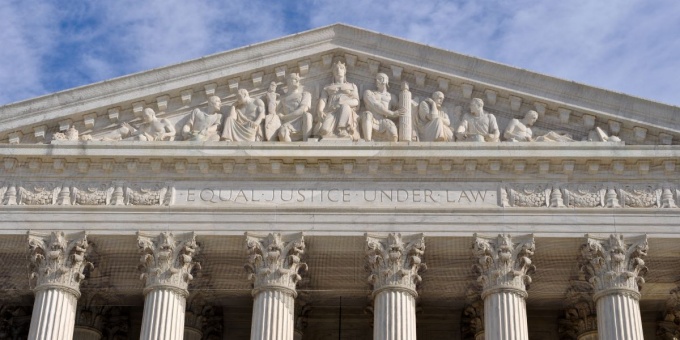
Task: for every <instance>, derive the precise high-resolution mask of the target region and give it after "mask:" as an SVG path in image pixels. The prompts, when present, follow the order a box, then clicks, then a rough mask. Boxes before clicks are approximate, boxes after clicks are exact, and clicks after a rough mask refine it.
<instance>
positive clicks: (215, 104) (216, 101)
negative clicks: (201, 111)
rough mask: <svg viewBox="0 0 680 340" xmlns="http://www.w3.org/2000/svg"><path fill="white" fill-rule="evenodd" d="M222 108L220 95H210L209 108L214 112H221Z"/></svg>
mask: <svg viewBox="0 0 680 340" xmlns="http://www.w3.org/2000/svg"><path fill="white" fill-rule="evenodd" d="M221 108H222V100H221V99H220V97H218V96H210V98H208V109H209V110H210V111H213V112H219V111H220V109H221Z"/></svg>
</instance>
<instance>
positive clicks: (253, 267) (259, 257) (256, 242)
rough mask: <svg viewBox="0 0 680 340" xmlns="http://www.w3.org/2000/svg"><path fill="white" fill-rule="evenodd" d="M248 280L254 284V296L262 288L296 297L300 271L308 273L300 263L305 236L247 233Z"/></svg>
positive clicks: (305, 265) (303, 264)
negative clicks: (282, 291)
mask: <svg viewBox="0 0 680 340" xmlns="http://www.w3.org/2000/svg"><path fill="white" fill-rule="evenodd" d="M246 250H247V252H248V263H246V265H245V269H246V271H248V273H249V274H248V279H249V280H252V281H253V288H254V289H253V294H257V292H258V291H260V290H263V289H282V290H286V291H289V292H291V293H292V294H293V295H294V296H297V293H296V291H295V285H296V284H297V283H298V282H299V281H300V280H301V279H302V277H301V276H300V274H299V272H300V271H305V270H307V264H305V263H303V262H301V260H302V255H303V254H304V253H305V238H304V235H303V234H302V233H297V234H292V235H284V236H281V234H273V233H270V234H269V235H267V236H259V235H255V234H249V233H246Z"/></svg>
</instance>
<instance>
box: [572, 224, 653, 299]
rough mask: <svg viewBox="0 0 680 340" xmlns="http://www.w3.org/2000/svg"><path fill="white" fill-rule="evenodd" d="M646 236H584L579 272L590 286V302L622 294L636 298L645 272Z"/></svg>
mask: <svg viewBox="0 0 680 340" xmlns="http://www.w3.org/2000/svg"><path fill="white" fill-rule="evenodd" d="M648 248H649V246H648V245H647V235H642V236H637V237H633V238H627V239H624V237H623V235H610V236H609V238H607V239H597V238H592V237H588V235H586V243H585V244H584V245H583V246H581V270H582V271H583V272H584V273H585V275H586V279H587V280H588V282H590V283H591V284H592V285H593V289H594V291H595V295H594V300H596V301H597V299H598V298H599V297H601V296H603V295H606V294H610V293H622V291H625V292H627V293H629V294H630V295H631V296H633V297H635V298H636V299H639V298H640V293H639V290H640V286H641V285H642V284H644V282H645V280H644V278H643V277H642V276H643V275H644V274H645V273H646V272H647V267H646V266H645V262H644V261H643V260H642V258H643V257H644V256H646V255H647V250H648Z"/></svg>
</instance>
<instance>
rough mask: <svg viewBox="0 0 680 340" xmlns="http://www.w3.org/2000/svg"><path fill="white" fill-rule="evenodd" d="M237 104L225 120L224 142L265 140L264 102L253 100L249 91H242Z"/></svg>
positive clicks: (239, 91) (238, 95)
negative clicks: (263, 130)
mask: <svg viewBox="0 0 680 340" xmlns="http://www.w3.org/2000/svg"><path fill="white" fill-rule="evenodd" d="M236 97H237V99H236V103H234V106H232V107H231V111H230V112H229V116H227V119H225V120H224V131H222V140H226V141H229V142H254V141H261V140H262V139H263V133H262V121H263V120H264V116H265V106H264V102H263V101H262V100H261V99H258V98H251V97H250V95H249V94H248V90H246V89H240V90H238V93H237V96H236Z"/></svg>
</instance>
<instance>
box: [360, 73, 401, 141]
mask: <svg viewBox="0 0 680 340" xmlns="http://www.w3.org/2000/svg"><path fill="white" fill-rule="evenodd" d="M388 86H389V78H388V77H387V75H386V74H385V73H378V74H377V75H376V76H375V87H376V89H375V90H366V91H364V106H365V107H366V111H364V112H362V113H361V126H362V132H363V134H364V140H366V141H367V142H370V141H373V140H375V141H386V142H396V141H397V139H398V137H399V134H398V130H397V124H396V123H395V120H396V121H397V123H398V119H399V117H400V116H401V115H402V114H403V112H404V110H403V109H399V108H398V103H397V100H395V99H394V98H393V97H392V95H391V94H390V93H389V92H388V91H387V87H388Z"/></svg>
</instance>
